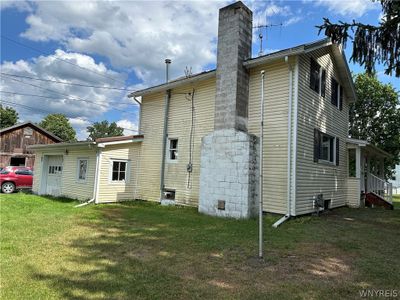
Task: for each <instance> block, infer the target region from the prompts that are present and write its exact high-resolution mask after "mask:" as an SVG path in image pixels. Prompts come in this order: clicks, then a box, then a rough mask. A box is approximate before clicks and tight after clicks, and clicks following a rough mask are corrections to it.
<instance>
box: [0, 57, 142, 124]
mask: <svg viewBox="0 0 400 300" xmlns="http://www.w3.org/2000/svg"><path fill="white" fill-rule="evenodd" d="M62 60H66V61H68V62H70V63H72V64H76V65H78V66H80V67H81V68H80V67H76V66H73V65H71V64H68V63H65V62H64V61H62ZM0 67H1V72H3V73H4V74H2V76H1V83H0V87H1V90H2V91H6V92H12V93H16V94H6V93H1V96H2V100H3V101H9V102H14V103H18V105H17V106H15V108H17V110H18V112H19V113H20V118H21V120H32V121H39V120H40V119H41V118H42V117H43V116H44V115H46V114H47V113H63V114H65V115H66V116H67V117H69V118H70V120H71V122H73V125H74V127H75V128H76V129H77V130H80V127H82V126H86V123H85V122H88V121H89V120H90V119H92V118H98V117H100V116H101V115H102V114H104V113H105V112H108V111H110V110H112V109H119V108H121V110H122V111H123V113H124V114H126V115H127V114H128V113H127V112H128V111H130V112H134V113H137V106H135V105H130V106H128V105H126V104H124V103H128V102H129V100H128V99H127V97H126V94H127V92H126V91H118V90H111V89H98V88H93V87H86V86H75V85H64V84H60V83H56V82H49V81H47V82H46V81H37V80H32V79H28V78H23V77H12V76H7V75H6V74H13V75H20V76H28V77H32V78H41V79H46V80H52V81H61V82H65V83H79V84H83V85H92V86H105V87H115V86H116V85H117V84H118V85H120V86H122V85H123V82H124V81H125V75H124V74H121V73H118V72H115V71H112V70H110V69H107V67H106V66H105V65H104V64H102V63H96V62H95V61H94V59H93V58H92V57H90V56H88V55H83V54H79V53H70V52H65V51H63V50H56V51H55V53H54V54H52V55H49V56H39V57H37V58H34V59H32V60H30V61H26V60H19V61H16V62H7V61H5V62H3V63H2V64H1V66H0ZM111 78H112V79H115V80H117V81H118V82H117V83H116V82H114V81H113V80H112V79H111ZM120 82H121V83H120ZM18 94H27V95H18ZM29 95H40V96H43V97H36V96H29ZM115 103H118V104H115ZM5 105H7V103H5ZM23 106H25V108H24V107H23ZM27 106H28V107H33V109H27V108H26V107H27ZM131 117H132V115H131Z"/></svg>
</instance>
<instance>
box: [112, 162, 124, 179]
mask: <svg viewBox="0 0 400 300" xmlns="http://www.w3.org/2000/svg"><path fill="white" fill-rule="evenodd" d="M127 164H128V163H127V162H126V161H113V162H112V169H111V181H121V182H125V180H126V178H127V176H126V173H127Z"/></svg>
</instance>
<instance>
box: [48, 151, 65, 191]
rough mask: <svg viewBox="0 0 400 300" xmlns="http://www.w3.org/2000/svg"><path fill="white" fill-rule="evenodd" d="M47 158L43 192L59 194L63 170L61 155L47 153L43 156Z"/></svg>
mask: <svg viewBox="0 0 400 300" xmlns="http://www.w3.org/2000/svg"><path fill="white" fill-rule="evenodd" d="M45 159H46V160H47V164H44V166H46V165H47V167H46V169H45V172H46V180H45V188H44V191H45V194H46V195H52V196H60V195H61V177H62V172H63V156H62V155H48V156H45Z"/></svg>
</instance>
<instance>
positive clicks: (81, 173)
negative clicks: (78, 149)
mask: <svg viewBox="0 0 400 300" xmlns="http://www.w3.org/2000/svg"><path fill="white" fill-rule="evenodd" d="M87 168H88V159H87V158H78V174H77V176H78V180H80V181H85V180H86V174H87Z"/></svg>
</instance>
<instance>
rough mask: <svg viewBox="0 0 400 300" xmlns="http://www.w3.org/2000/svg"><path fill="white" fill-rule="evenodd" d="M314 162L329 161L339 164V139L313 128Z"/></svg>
mask: <svg viewBox="0 0 400 300" xmlns="http://www.w3.org/2000/svg"><path fill="white" fill-rule="evenodd" d="M314 162H329V163H332V164H336V165H337V166H338V165H339V139H338V138H336V137H333V136H331V135H328V134H326V133H323V132H321V131H319V130H318V129H315V130H314Z"/></svg>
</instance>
